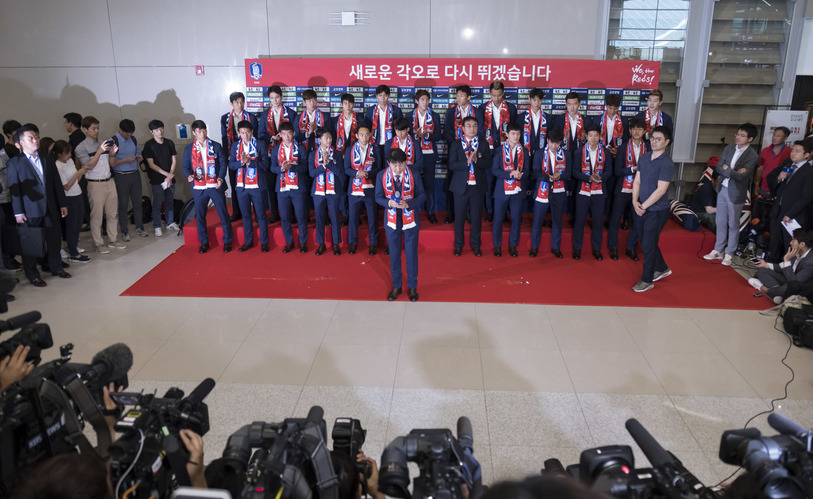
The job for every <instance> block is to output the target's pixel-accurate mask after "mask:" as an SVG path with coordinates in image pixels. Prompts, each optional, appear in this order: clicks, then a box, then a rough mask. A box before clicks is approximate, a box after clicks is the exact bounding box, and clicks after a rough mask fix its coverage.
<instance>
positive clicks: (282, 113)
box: [256, 85, 296, 223]
mask: <svg viewBox="0 0 813 499" xmlns="http://www.w3.org/2000/svg"><path fill="white" fill-rule="evenodd" d="M268 101H269V102H270V103H271V106H270V107H269V108H268V109H266V110H265V111H263V112H262V114H261V115H260V119H259V120H258V122H257V133H256V135H257V138H258V139H260V140H262V141H263V142H265V146H266V149H268V152H271V150H273V149H274V148H275V147H276V146H278V145H279V143H280V142H281V141H282V139H281V138H280V136H279V126H280V124H281V123H285V122H288V123H291V124H293V123H295V122H296V111H295V110H294V109H293V108H290V107H287V106H283V105H282V89H281V88H280V87H279V85H271V86H270V87H268ZM269 164H270V162H269ZM265 177H266V181H267V185H268V210H269V211H270V212H271V216H270V217H269V218H268V223H274V222H276V221H277V220H278V219H279V217H278V215H279V214H278V213H277V206H279V204H278V202H277V191H276V188H275V187H276V185H277V176H276V174H274V173H271V171H270V170H269V172H268V175H266V176H265Z"/></svg>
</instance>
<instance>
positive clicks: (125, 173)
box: [113, 170, 138, 175]
mask: <svg viewBox="0 0 813 499" xmlns="http://www.w3.org/2000/svg"><path fill="white" fill-rule="evenodd" d="M113 173H115V174H116V175H132V174H133V173H138V170H127V171H126V172H117V171H115V170H113Z"/></svg>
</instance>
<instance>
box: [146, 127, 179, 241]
mask: <svg viewBox="0 0 813 499" xmlns="http://www.w3.org/2000/svg"><path fill="white" fill-rule="evenodd" d="M149 127H150V133H152V138H151V139H150V140H148V141H147V143H146V144H144V150H143V152H142V156H144V160H145V161H146V162H147V167H148V168H147V178H149V180H150V186H151V187H152V226H153V228H154V229H155V237H161V236H162V235H163V232H162V231H161V203H163V204H164V213H165V214H166V217H167V230H168V231H172V230H179V227H178V224H176V223H175V218H174V212H173V209H172V208H173V203H174V202H175V165H176V164H177V154H176V152H175V143H174V142H172V141H171V140H169V139H165V138H164V124H163V123H162V122H161V121H160V120H152V121H150V124H149Z"/></svg>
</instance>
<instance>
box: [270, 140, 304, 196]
mask: <svg viewBox="0 0 813 499" xmlns="http://www.w3.org/2000/svg"><path fill="white" fill-rule="evenodd" d="M288 150H289V151H290V152H289V153H288V155H287V156H286V154H285V145H284V144H280V146H279V152H278V153H277V160H278V161H279V164H280V165H281V164H283V163H284V162H285V161H286V160H287V161H290V162H291V168H290V169H289V170H287V171H285V172H284V173H282V174H281V175H280V176H279V191H280V192H288V191H292V190H297V189H299V173H297V171H296V166H297V165H298V164H299V145H298V144H297V143H296V141H293V142H291V147H290V148H289V149H288ZM306 162H307V160H306Z"/></svg>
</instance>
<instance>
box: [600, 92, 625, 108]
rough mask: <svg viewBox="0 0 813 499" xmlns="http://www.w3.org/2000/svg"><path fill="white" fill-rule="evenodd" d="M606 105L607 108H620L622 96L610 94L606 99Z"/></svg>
mask: <svg viewBox="0 0 813 499" xmlns="http://www.w3.org/2000/svg"><path fill="white" fill-rule="evenodd" d="M604 104H605V105H607V106H620V105H621V96H620V95H618V94H610V95H608V96H607V98H606V99H604Z"/></svg>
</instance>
